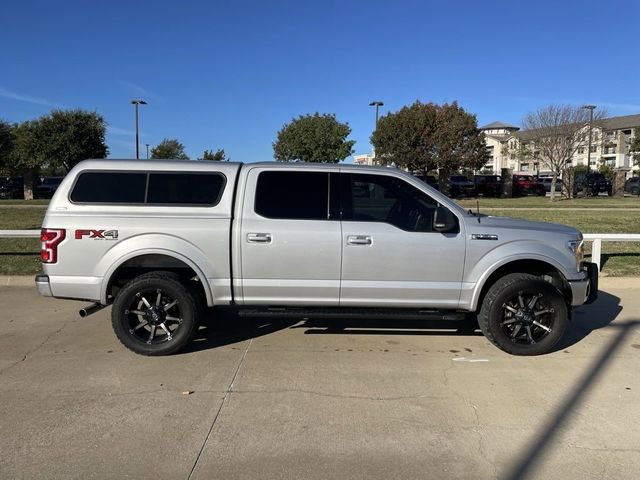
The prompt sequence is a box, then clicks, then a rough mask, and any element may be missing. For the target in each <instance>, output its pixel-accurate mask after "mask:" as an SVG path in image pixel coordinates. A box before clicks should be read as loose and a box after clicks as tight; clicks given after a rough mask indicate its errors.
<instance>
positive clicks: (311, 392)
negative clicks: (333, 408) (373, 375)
mask: <svg viewBox="0 0 640 480" xmlns="http://www.w3.org/2000/svg"><path fill="white" fill-rule="evenodd" d="M233 393H234V394H243V393H266V394H278V393H301V394H306V395H315V396H318V397H329V398H342V399H354V400H374V401H383V402H384V401H395V400H410V399H418V398H434V396H433V395H427V394H423V395H403V396H397V397H375V396H365V395H342V394H338V393H325V392H318V391H315V390H304V389H295V388H289V389H281V390H233Z"/></svg>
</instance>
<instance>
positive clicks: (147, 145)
mask: <svg viewBox="0 0 640 480" xmlns="http://www.w3.org/2000/svg"><path fill="white" fill-rule="evenodd" d="M145 146H146V147H147V160H149V144H148V143H145Z"/></svg>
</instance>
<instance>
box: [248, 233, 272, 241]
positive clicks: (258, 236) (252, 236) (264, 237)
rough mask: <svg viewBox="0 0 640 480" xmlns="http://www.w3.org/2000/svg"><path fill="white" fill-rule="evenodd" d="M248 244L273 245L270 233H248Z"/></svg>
mask: <svg viewBox="0 0 640 480" xmlns="http://www.w3.org/2000/svg"><path fill="white" fill-rule="evenodd" d="M247 242H249V243H271V234H270V233H248V234H247Z"/></svg>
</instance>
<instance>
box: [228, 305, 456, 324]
mask: <svg viewBox="0 0 640 480" xmlns="http://www.w3.org/2000/svg"><path fill="white" fill-rule="evenodd" d="M467 313H468V312H457V311H453V310H426V309H404V308H402V309H399V308H398V309H390V308H340V307H336V308H322V307H320V308H295V307H293V308H292V307H287V308H285V307H263V308H255V307H254V308H250V307H247V308H242V307H240V308H239V309H238V315H239V316H241V317H247V318H300V319H303V318H323V319H350V318H369V319H371V318H379V319H385V320H391V319H396V318H397V319H398V320H447V321H461V320H464V319H465V318H466V315H467Z"/></svg>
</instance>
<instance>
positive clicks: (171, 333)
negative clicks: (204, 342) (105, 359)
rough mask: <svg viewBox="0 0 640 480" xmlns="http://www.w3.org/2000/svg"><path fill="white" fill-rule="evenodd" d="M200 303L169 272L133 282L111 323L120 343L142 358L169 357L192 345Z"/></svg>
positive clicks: (123, 292) (121, 293)
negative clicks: (142, 356)
mask: <svg viewBox="0 0 640 480" xmlns="http://www.w3.org/2000/svg"><path fill="white" fill-rule="evenodd" d="M198 310H199V308H198V303H197V302H196V300H195V298H194V296H193V294H192V293H191V292H190V291H189V290H188V289H187V288H186V287H185V286H184V285H183V284H182V283H181V282H180V281H179V279H178V278H177V277H176V276H174V275H172V274H171V273H170V272H152V273H148V274H145V275H141V276H139V277H137V278H134V279H133V280H131V281H130V282H129V283H127V284H126V285H125V286H124V287H123V288H122V290H120V291H119V292H118V295H117V296H116V299H115V302H114V303H113V309H112V311H111V323H112V325H113V330H114V332H115V333H116V335H117V337H118V339H119V340H120V342H122V344H123V345H124V346H125V347H127V348H128V349H129V350H131V351H133V352H135V353H138V354H140V355H150V356H157V355H170V354H172V353H176V352H178V351H180V350H181V349H182V348H184V346H185V345H186V344H187V343H189V341H190V340H191V338H192V337H193V334H194V332H195V330H196V328H197V317H198Z"/></svg>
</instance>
